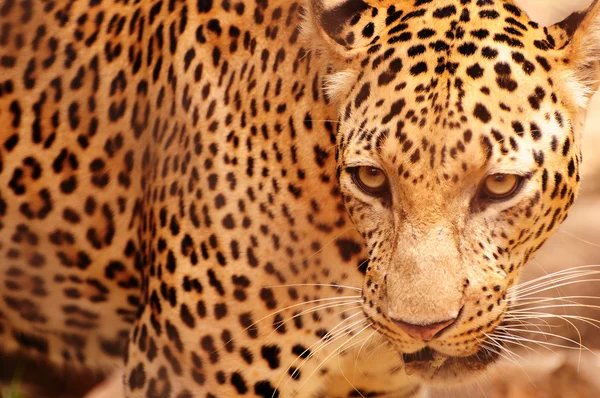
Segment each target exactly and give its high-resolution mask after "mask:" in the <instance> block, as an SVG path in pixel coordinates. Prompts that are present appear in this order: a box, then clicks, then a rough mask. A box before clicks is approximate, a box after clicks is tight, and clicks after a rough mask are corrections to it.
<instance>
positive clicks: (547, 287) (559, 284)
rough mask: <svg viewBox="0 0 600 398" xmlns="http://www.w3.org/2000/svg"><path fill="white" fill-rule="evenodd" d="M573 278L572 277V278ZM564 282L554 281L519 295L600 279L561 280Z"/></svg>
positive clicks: (533, 293) (530, 294) (598, 280)
mask: <svg viewBox="0 0 600 398" xmlns="http://www.w3.org/2000/svg"><path fill="white" fill-rule="evenodd" d="M571 279H572V278H571ZM561 282H562V283H552V284H548V285H546V286H542V287H539V288H536V289H532V290H530V291H528V292H527V293H526V294H522V292H519V293H518V296H517V297H529V296H532V295H535V294H538V293H542V292H545V291H548V290H552V289H558V288H561V287H564V286H570V285H578V284H581V283H589V282H600V279H577V280H570V281H567V282H564V281H561Z"/></svg>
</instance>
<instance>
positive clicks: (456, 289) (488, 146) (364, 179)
mask: <svg viewBox="0 0 600 398" xmlns="http://www.w3.org/2000/svg"><path fill="white" fill-rule="evenodd" d="M308 19H309V21H308V22H309V23H308V25H309V26H310V28H309V29H306V31H307V34H310V35H313V36H314V37H315V39H314V43H315V44H314V46H315V51H318V52H320V53H321V54H324V55H325V56H327V57H328V58H329V59H330V62H331V74H330V75H329V76H328V77H327V90H328V95H329V98H330V99H331V101H333V102H334V103H335V104H336V105H337V106H338V109H339V114H338V116H339V121H338V133H337V162H338V170H337V174H338V177H339V183H340V186H341V190H342V193H343V198H344V201H345V205H346V207H347V210H348V212H349V214H350V216H351V218H352V219H353V221H354V223H355V225H356V227H357V229H358V231H359V232H360V233H361V234H362V235H363V237H364V239H365V242H366V245H367V247H368V249H369V264H368V268H367V271H366V276H365V279H364V286H363V310H364V312H365V314H366V315H367V316H368V318H369V320H370V322H371V324H372V326H373V328H374V329H376V330H377V331H378V332H379V333H381V334H382V335H384V336H385V337H386V338H387V339H388V340H389V341H390V342H391V343H392V344H393V345H394V346H395V348H396V349H397V350H398V351H399V353H401V354H402V355H403V357H404V360H405V362H406V366H407V368H408V369H411V370H412V371H413V372H414V373H417V374H419V375H421V376H422V377H424V378H428V379H434V380H439V381H444V382H448V381H452V380H456V379H457V378H460V379H463V378H464V377H465V375H467V374H476V373H478V372H479V371H480V370H482V369H484V368H486V367H487V366H488V365H489V364H490V363H492V362H494V361H495V360H496V359H497V358H498V351H497V349H496V350H495V349H494V345H495V344H496V342H494V341H491V340H490V339H489V335H490V334H492V333H494V332H496V331H497V330H498V327H499V326H500V325H502V324H503V322H505V321H506V314H507V307H508V306H509V304H510V301H511V300H510V299H511V297H512V296H511V294H510V293H511V287H514V285H515V283H516V281H517V280H518V277H519V273H520V271H521V270H522V269H523V267H524V266H525V264H526V263H527V262H528V260H530V259H531V258H532V256H533V255H534V253H535V252H536V250H538V249H539V248H540V246H542V244H543V243H544V242H545V241H546V240H547V239H548V238H549V237H550V235H551V234H552V233H553V232H554V231H555V230H556V229H557V227H558V226H559V224H560V223H561V222H562V221H564V219H565V218H566V217H567V213H568V211H569V208H570V207H571V205H572V204H573V201H574V200H575V197H576V196H577V192H578V186H579V180H580V177H579V167H580V163H581V154H580V135H581V133H582V128H583V123H584V119H585V110H586V107H587V103H588V100H589V98H590V95H591V93H593V91H594V90H595V88H596V87H595V83H594V82H595V80H596V76H597V72H598V62H597V61H598V60H600V4H598V3H594V5H592V6H591V7H590V9H589V10H587V12H585V13H582V14H574V15H572V16H571V17H570V18H568V19H567V20H566V21H565V22H564V23H561V24H558V25H556V26H553V27H550V28H544V27H541V26H539V25H538V24H536V23H535V22H532V21H531V20H530V19H529V17H528V16H527V15H526V14H525V13H524V12H523V11H521V10H520V9H519V8H518V7H517V6H515V4H513V3H512V2H511V1H509V0H479V1H476V0H381V1H377V0H364V1H363V0H312V2H311V7H310V11H309V13H308Z"/></svg>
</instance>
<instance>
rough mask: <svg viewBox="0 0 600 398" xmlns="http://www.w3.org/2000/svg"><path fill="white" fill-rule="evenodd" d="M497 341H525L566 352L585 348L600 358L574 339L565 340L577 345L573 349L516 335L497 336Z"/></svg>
mask: <svg viewBox="0 0 600 398" xmlns="http://www.w3.org/2000/svg"><path fill="white" fill-rule="evenodd" d="M496 338H497V339H499V340H503V339H509V340H515V341H525V342H529V343H534V344H538V345H542V346H544V345H547V346H550V347H556V348H562V349H566V350H579V349H580V348H583V349H584V350H586V351H588V352H589V353H591V354H593V355H595V356H597V357H599V358H600V355H598V354H596V353H595V352H594V351H592V350H591V349H589V348H588V347H586V346H584V345H582V344H579V343H577V342H576V341H575V340H572V339H568V338H564V339H565V340H569V341H570V342H573V343H574V344H576V345H577V347H573V346H568V345H563V344H557V343H551V342H548V341H540V340H535V339H530V338H527V337H522V336H515V335H512V334H510V335H503V336H496Z"/></svg>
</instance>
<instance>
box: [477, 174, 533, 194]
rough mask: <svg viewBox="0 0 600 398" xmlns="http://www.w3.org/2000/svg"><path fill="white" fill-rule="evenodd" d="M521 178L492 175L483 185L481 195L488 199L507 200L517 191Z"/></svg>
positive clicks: (509, 175)
mask: <svg viewBox="0 0 600 398" xmlns="http://www.w3.org/2000/svg"><path fill="white" fill-rule="evenodd" d="M522 181H523V177H521V176H518V175H515V174H493V175H491V176H489V177H488V178H486V180H485V182H484V183H483V189H482V190H483V192H482V193H483V195H484V196H486V197H487V198H488V199H492V200H502V199H508V198H510V197H511V196H513V195H514V194H515V193H517V191H518V190H519V188H520V186H521V182H522Z"/></svg>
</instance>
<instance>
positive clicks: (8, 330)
mask: <svg viewBox="0 0 600 398" xmlns="http://www.w3.org/2000/svg"><path fill="white" fill-rule="evenodd" d="M599 13H600V6H599V5H598V4H597V3H594V5H593V6H592V7H591V8H590V10H589V11H588V12H587V14H581V15H579V14H576V15H573V16H572V17H571V18H569V19H568V20H567V21H566V22H565V23H562V24H558V25H556V26H553V27H550V28H543V27H540V26H538V25H537V24H536V23H535V22H532V21H530V19H529V18H528V16H527V15H525V14H524V13H523V12H522V11H521V10H520V9H519V8H517V7H516V6H515V5H514V4H513V3H512V2H511V1H509V0H364V1H362V0H311V1H308V0H306V1H283V0H271V1H267V0H257V1H255V2H254V1H252V2H250V1H241V0H224V1H219V2H217V1H212V0H196V1H191V0H190V1H188V0H181V1H175V0H168V1H167V0H154V1H116V0H115V1H111V0H89V1H83V0H80V1H67V0H57V1H23V2H16V1H12V0H7V1H4V2H3V3H2V4H1V7H0V126H2V133H0V187H1V190H0V254H1V258H2V260H1V262H2V266H1V268H0V286H1V288H0V289H1V290H0V295H1V297H0V298H1V300H0V349H1V350H2V351H3V352H5V353H11V354H14V353H20V354H23V355H27V356H29V357H33V358H37V359H38V360H48V361H51V362H53V363H57V364H65V365H68V366H70V367H76V368H77V367H79V368H81V367H83V368H99V369H101V370H109V369H112V368H114V367H121V366H123V365H124V366H125V376H124V388H125V395H126V396H127V397H173V398H185V397H203V398H204V397H206V398H213V397H234V396H262V397H265V398H268V397H290V396H297V397H355V396H361V395H363V396H379V397H405V396H413V394H418V393H419V391H421V390H422V388H421V387H420V386H421V383H422V382H423V380H425V381H426V382H433V383H442V384H448V383H454V382H456V381H458V380H465V379H466V378H468V377H469V376H470V375H475V374H479V373H481V371H482V370H483V369H485V368H486V367H487V366H488V365H489V364H490V363H493V362H494V361H495V360H496V359H497V355H494V354H493V353H492V352H490V351H486V350H485V349H484V348H483V346H482V344H481V343H482V341H485V339H486V334H485V333H487V332H490V331H492V330H494V329H495V328H496V327H497V326H498V325H499V324H501V323H502V322H503V316H504V312H505V310H506V308H507V305H508V304H509V303H508V301H507V300H506V292H507V289H508V288H510V287H511V286H513V285H514V284H515V283H516V281H517V280H518V275H519V272H520V270H521V269H522V268H523V267H524V265H525V264H526V263H527V261H528V260H529V259H531V258H532V256H533V255H534V253H535V252H536V250H537V249H538V248H539V247H540V246H541V245H542V244H543V243H544V242H545V241H546V239H547V238H548V237H549V236H550V235H551V234H552V232H553V231H554V230H555V229H556V228H557V227H558V225H559V224H560V223H561V222H562V221H563V220H564V219H565V218H566V216H567V214H568V210H569V208H570V207H571V205H572V204H573V201H574V200H575V197H576V195H577V190H578V185H579V180H580V178H579V166H580V163H581V154H580V134H581V131H582V125H583V122H584V119H585V109H586V106H587V101H588V99H589V96H590V93H592V92H593V90H594V89H595V81H596V76H597V71H598V70H597V64H598V59H599V51H598V48H597V46H598V43H600V40H599V39H600V37H599V36H600V27H599V26H598V24H599V23H600V14H599ZM584 16H585V17H584ZM573 26H578V29H574V28H572V27H573ZM357 166H369V167H377V168H379V169H381V170H384V171H385V173H386V175H387V178H388V181H389V186H390V189H389V191H388V192H387V193H386V194H385V195H382V196H377V197H375V196H371V195H366V194H365V193H364V192H363V191H361V190H360V189H359V187H358V186H357V184H356V181H355V179H354V178H353V176H352V172H351V170H352V168H354V167H357ZM496 173H508V174H517V175H520V176H522V177H523V179H524V183H523V186H522V188H521V190H520V191H519V193H518V194H517V195H516V196H514V197H513V198H511V199H510V200H507V201H502V202H494V201H490V200H486V199H485V198H483V197H482V196H481V195H479V192H480V187H481V183H482V181H483V180H484V179H485V178H486V177H487V176H488V175H490V174H496ZM341 286H344V287H341ZM357 289H362V290H357ZM344 297H346V298H345V299H344ZM317 300H324V301H317ZM327 300H329V301H327ZM341 300H346V301H341ZM327 303H330V304H331V305H327ZM317 306H318V307H317ZM315 307H316V310H315V311H309V310H311V309H315ZM448 318H457V320H456V321H455V322H454V323H453V324H452V325H451V326H450V327H448V328H446V329H444V330H443V333H442V334H439V335H438V336H437V337H436V338H434V339H433V340H431V341H428V342H424V341H420V340H418V339H415V338H413V337H410V335H409V334H407V333H406V332H405V331H404V330H403V329H402V328H401V327H399V325H400V324H401V322H404V323H406V324H413V325H424V324H431V323H437V322H442V321H445V320H447V319H448ZM325 342H328V343H329V344H327V345H325V344H324V343H325ZM321 343H322V344H321ZM319 344H321V345H319ZM321 348H322V350H321ZM313 354H315V355H313ZM440 358H442V359H444V361H445V362H444V363H443V365H441V366H438V367H432V363H434V362H435V361H437V360H439V359H440ZM407 371H408V372H407ZM407 373H408V374H410V375H411V376H410V377H409V376H408V375H407Z"/></svg>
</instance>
